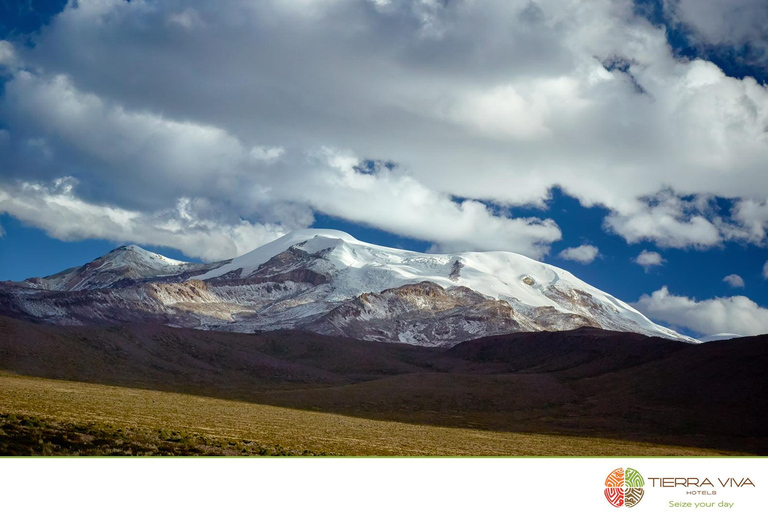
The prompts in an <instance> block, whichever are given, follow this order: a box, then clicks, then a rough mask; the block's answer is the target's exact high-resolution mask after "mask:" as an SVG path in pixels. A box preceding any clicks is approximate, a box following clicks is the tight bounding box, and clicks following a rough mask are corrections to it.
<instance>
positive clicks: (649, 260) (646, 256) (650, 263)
mask: <svg viewBox="0 0 768 512" xmlns="http://www.w3.org/2000/svg"><path fill="white" fill-rule="evenodd" d="M632 261H634V262H635V263H637V264H638V265H640V266H641V267H643V268H644V269H645V271H646V272H648V269H650V268H651V267H659V266H661V265H663V264H664V262H665V261H667V260H665V259H664V258H662V257H661V254H659V253H657V252H653V251H646V250H643V252H641V253H640V254H638V255H637V258H635V259H634V260H632Z"/></svg>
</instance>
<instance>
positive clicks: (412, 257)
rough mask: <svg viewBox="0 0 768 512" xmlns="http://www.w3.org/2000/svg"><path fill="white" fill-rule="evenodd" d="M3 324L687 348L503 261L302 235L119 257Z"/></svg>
mask: <svg viewBox="0 0 768 512" xmlns="http://www.w3.org/2000/svg"><path fill="white" fill-rule="evenodd" d="M0 305H3V306H5V307H4V308H3V310H4V311H5V312H6V313H9V314H11V313H16V314H19V315H21V316H22V317H27V318H30V319H38V320H41V321H45V322H49V323H60V324H75V325H77V324H88V323H96V324H109V323H121V322H127V321H128V322H130V321H137V320H140V319H142V318H143V319H144V320H145V321H154V322H161V323H165V324H168V325H173V326H179V327H193V328H199V329H210V330H224V331H236V332H254V331H262V330H274V329H303V330H310V331H313V332H319V333H325V334H334V335H347V336H350V337H357V338H363V339H369V340H375V341H390V342H400V343H410V344H416V345H431V346H449V345H452V344H456V343H458V342H461V341H466V340H468V339H473V338H478V337H483V336H489V335H494V334H505V333H509V332H518V331H542V330H552V331H561V330H567V329H573V328H577V327H580V326H592V327H601V328H604V329H610V330H616V331H627V332H638V333H642V334H646V335H650V336H662V337H667V338H670V339H677V340H680V341H687V342H693V341H695V340H692V339H691V338H688V337H685V336H682V335H680V334H678V333H676V332H675V331H673V330H671V329H667V328H665V327H662V326H659V325H657V324H655V323H653V322H652V321H650V320H649V319H648V318H646V317H645V316H643V315H642V314H641V313H639V312H638V311H636V310H635V309H634V308H632V307H631V306H630V305H628V304H627V303H625V302H623V301H621V300H619V299H617V298H615V297H613V296H611V295H609V294H607V293H605V292H603V291H601V290H599V289H597V288H595V287H593V286H591V285H589V284H588V283H585V282H584V281H581V280H580V279H578V278H577V277H575V276H574V275H573V274H571V273H570V272H567V271H565V270H563V269H560V268H557V267H554V266H552V265H548V264H546V263H542V262H539V261H536V260H532V259H530V258H527V257H525V256H522V255H519V254H515V253H510V252H502V251H493V252H462V253H456V254H425V253H418V252H413V251H406V250H402V249H392V248H388V247H383V246H378V245H375V244H370V243H366V242H361V241H359V240H356V239H355V238H354V237H352V236H351V235H348V234H346V233H343V232H340V231H335V230H313V229H309V230H299V231H295V232H292V233H289V234H288V235H285V236H284V237H281V238H279V239H277V240H275V241H273V242H270V243H268V244H265V245H263V246H261V247H259V248H257V249H255V250H254V251H251V252H249V253H246V254H244V255H242V256H239V257H237V258H233V259H231V260H225V261H221V262H215V263H210V264H198V263H188V262H182V261H177V260H171V259H169V258H165V257H164V256H162V255H157V254H154V253H151V252H149V251H145V250H143V249H140V248H138V247H136V246H123V247H120V248H118V249H115V250H114V251H111V252H110V253H108V254H107V255H105V256H102V257H101V258H97V259H96V260H94V261H93V262H91V263H88V264H86V265H83V266H82V267H77V268H75V269H74V270H72V269H70V270H69V271H64V272H62V273H59V274H55V275H53V276H49V277H47V278H33V279H28V280H26V281H24V282H22V283H4V284H3V285H2V286H0Z"/></svg>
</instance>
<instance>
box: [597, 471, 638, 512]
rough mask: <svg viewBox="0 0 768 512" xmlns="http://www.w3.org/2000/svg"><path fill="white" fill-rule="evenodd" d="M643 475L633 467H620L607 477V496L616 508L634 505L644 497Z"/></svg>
mask: <svg viewBox="0 0 768 512" xmlns="http://www.w3.org/2000/svg"><path fill="white" fill-rule="evenodd" d="M643 485H645V480H643V475H641V474H640V472H639V471H637V470H636V469H632V468H627V469H626V470H624V468H618V469H614V470H613V471H611V474H610V475H608V478H606V479H605V498H606V499H607V500H608V503H610V504H611V505H613V506H614V507H616V508H619V507H634V506H635V505H637V504H638V503H640V500H641V499H643Z"/></svg>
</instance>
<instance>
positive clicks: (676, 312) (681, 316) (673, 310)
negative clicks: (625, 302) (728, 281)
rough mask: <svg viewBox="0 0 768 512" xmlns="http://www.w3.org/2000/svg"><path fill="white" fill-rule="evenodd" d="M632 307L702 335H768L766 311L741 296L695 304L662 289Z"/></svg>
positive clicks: (656, 318) (694, 300)
mask: <svg viewBox="0 0 768 512" xmlns="http://www.w3.org/2000/svg"><path fill="white" fill-rule="evenodd" d="M635 307H637V308H638V309H639V310H640V311H641V312H643V313H644V314H646V315H648V316H649V317H650V318H653V319H655V320H661V321H664V322H668V323H670V324H671V325H674V326H675V327H686V328H688V329H691V330H693V331H696V332H698V333H701V334H704V335H711V334H717V333H725V332H727V333H735V334H742V335H756V334H764V333H768V309H766V308H762V307H760V306H758V305H757V304H756V303H755V302H754V301H752V300H750V299H749V298H747V297H744V296H734V297H722V298H715V299H709V300H702V301H697V300H696V299H692V298H689V297H683V296H678V295H673V294H671V293H670V292H669V289H668V288H667V287H666V286H664V287H662V288H661V289H660V290H657V291H655V292H653V293H652V294H651V295H643V296H642V297H640V300H639V301H638V302H637V304H635Z"/></svg>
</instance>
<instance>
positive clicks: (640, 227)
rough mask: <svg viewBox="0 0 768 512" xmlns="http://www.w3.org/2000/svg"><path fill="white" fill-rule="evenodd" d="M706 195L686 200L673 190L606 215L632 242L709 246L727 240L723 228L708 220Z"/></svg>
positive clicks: (615, 229) (612, 228)
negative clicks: (721, 230) (676, 194)
mask: <svg viewBox="0 0 768 512" xmlns="http://www.w3.org/2000/svg"><path fill="white" fill-rule="evenodd" d="M709 209H710V206H709V204H708V202H707V200H706V198H698V200H695V201H686V200H682V199H680V198H679V197H677V196H675V195H673V194H672V193H670V192H669V191H664V192H663V193H661V194H658V195H657V196H654V197H652V198H644V199H643V200H640V201H636V202H634V203H632V204H629V205H624V206H623V207H622V209H621V211H614V212H612V213H611V214H610V215H608V217H606V218H605V227H606V228H607V229H608V230H610V231H613V232H615V233H617V234H619V235H621V236H622V237H623V238H624V239H625V240H627V241H628V242H629V243H637V242H642V241H652V242H655V243H656V244H657V245H658V246H660V247H675V248H684V247H694V248H697V249H707V248H710V247H713V246H716V245H719V244H720V243H722V241H723V236H722V235H721V233H720V230H719V229H718V228H717V227H716V226H715V225H714V224H713V223H712V222H711V221H710V220H709V219H707V216H706V213H707V212H708V210H709Z"/></svg>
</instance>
